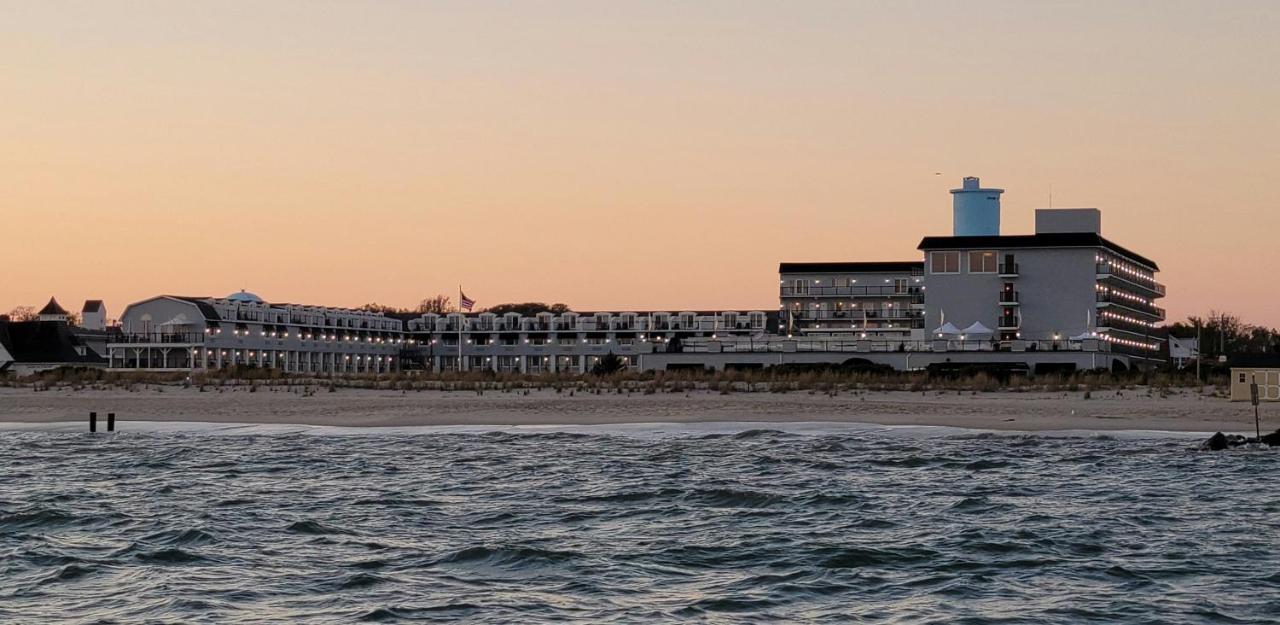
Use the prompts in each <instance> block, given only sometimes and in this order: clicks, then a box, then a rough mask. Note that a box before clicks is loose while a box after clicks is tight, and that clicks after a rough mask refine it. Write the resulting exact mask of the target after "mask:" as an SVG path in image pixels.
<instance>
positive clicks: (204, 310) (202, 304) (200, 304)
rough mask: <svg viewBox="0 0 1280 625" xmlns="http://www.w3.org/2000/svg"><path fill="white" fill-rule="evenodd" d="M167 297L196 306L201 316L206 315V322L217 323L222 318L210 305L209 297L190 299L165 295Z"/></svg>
mask: <svg viewBox="0 0 1280 625" xmlns="http://www.w3.org/2000/svg"><path fill="white" fill-rule="evenodd" d="M165 297H169V298H173V299H177V300H182V301H184V302H189V303H192V304H195V305H196V308H199V309H200V314H202V315H204V318H205V319H206V320H209V321H217V320H219V319H221V318H222V317H219V316H218V310H217V309H216V308H214V307H213V305H212V304H210V303H209V298H207V297H188V296H183V295H165Z"/></svg>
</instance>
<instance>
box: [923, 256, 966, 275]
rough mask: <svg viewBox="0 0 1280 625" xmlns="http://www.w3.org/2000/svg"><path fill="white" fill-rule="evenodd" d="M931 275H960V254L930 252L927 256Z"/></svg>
mask: <svg viewBox="0 0 1280 625" xmlns="http://www.w3.org/2000/svg"><path fill="white" fill-rule="evenodd" d="M929 271H930V272H931V273H960V252H932V253H931V254H929Z"/></svg>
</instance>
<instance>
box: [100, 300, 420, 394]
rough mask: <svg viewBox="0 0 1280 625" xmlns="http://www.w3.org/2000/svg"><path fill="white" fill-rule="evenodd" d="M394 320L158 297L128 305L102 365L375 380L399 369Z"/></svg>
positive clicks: (400, 337) (400, 336)
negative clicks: (259, 371) (254, 369)
mask: <svg viewBox="0 0 1280 625" xmlns="http://www.w3.org/2000/svg"><path fill="white" fill-rule="evenodd" d="M405 340H406V339H405V336H404V326H403V324H402V323H401V321H400V320H399V319H393V318H390V317H387V316H385V315H383V314H382V313H374V312H367V311H363V310H353V309H349V308H331V307H328V306H304V305H298V304H268V303H266V302H264V301H263V300H262V298H260V297H258V296H257V295H254V294H252V293H247V292H244V291H241V292H239V293H233V294H231V295H228V296H227V297H222V298H214V297H177V296H171V295H161V296H158V297H153V298H151V299H148V300H143V301H141V302H137V303H135V304H132V305H130V306H129V307H128V308H126V309H125V311H124V313H123V314H122V315H121V317H120V332H119V334H118V335H117V336H116V337H115V339H114V340H113V341H112V342H111V343H108V345H107V363H108V366H109V367H112V368H127V369H219V368H222V367H228V366H234V365H240V366H253V367H264V368H276V369H280V370H282V371H286V372H290V373H322V374H328V373H373V372H381V371H390V370H393V369H396V368H397V367H398V362H399V356H400V350H401V348H402V347H403V346H404V344H405Z"/></svg>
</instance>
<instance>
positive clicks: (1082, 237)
mask: <svg viewBox="0 0 1280 625" xmlns="http://www.w3.org/2000/svg"><path fill="white" fill-rule="evenodd" d="M983 247H987V248H995V249H1011V248H1020V247H1022V248H1034V247H1104V248H1107V249H1110V250H1114V251H1115V252H1118V253H1120V254H1123V255H1125V256H1128V257H1129V258H1130V259H1132V260H1134V261H1137V262H1139V263H1142V264H1144V265H1146V266H1148V267H1150V268H1152V269H1155V270H1157V271H1158V270H1159V269H1160V267H1159V266H1157V265H1156V263H1155V261H1153V260H1151V259H1149V258H1146V257H1145V256H1141V255H1139V254H1135V253H1133V252H1130V251H1129V250H1127V249H1125V248H1123V247H1120V246H1119V245H1116V244H1115V243H1112V242H1111V241H1108V240H1107V239H1105V238H1103V237H1102V235H1100V234H1097V233H1094V232H1050V233H1044V234H1021V235H1012V236H978V237H925V238H924V239H923V240H921V241H920V246H919V247H918V248H917V249H921V250H957V249H974V248H983Z"/></svg>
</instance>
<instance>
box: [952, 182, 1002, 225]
mask: <svg viewBox="0 0 1280 625" xmlns="http://www.w3.org/2000/svg"><path fill="white" fill-rule="evenodd" d="M1001 193H1004V189H983V188H982V186H981V185H979V184H978V177H977V176H966V177H965V179H964V181H963V182H961V185H960V188H959V189H952V190H951V210H952V224H953V226H952V227H953V230H954V232H953V234H954V235H955V236H958V237H981V236H999V235H1000V194H1001Z"/></svg>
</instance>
